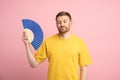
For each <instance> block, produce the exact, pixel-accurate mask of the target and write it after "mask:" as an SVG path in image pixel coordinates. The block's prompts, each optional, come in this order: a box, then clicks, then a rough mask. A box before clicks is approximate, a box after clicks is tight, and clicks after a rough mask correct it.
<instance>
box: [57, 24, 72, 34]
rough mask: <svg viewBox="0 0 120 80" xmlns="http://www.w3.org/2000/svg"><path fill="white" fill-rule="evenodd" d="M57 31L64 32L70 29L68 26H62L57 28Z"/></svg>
mask: <svg viewBox="0 0 120 80" xmlns="http://www.w3.org/2000/svg"><path fill="white" fill-rule="evenodd" d="M58 31H59V33H60V34H63V33H66V32H68V31H70V27H65V26H62V27H60V28H59V29H58Z"/></svg>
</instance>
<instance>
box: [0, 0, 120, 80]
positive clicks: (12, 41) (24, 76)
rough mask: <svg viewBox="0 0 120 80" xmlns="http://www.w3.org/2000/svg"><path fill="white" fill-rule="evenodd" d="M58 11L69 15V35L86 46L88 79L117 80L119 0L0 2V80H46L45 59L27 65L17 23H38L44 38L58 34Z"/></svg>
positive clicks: (119, 73) (119, 68)
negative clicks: (70, 32) (56, 20)
mask: <svg viewBox="0 0 120 80" xmlns="http://www.w3.org/2000/svg"><path fill="white" fill-rule="evenodd" d="M60 11H68V12H69V13H70V14H71V15H72V19H73V24H72V28H71V31H72V33H74V34H75V35H77V36H79V37H81V38H82V39H83V40H84V41H85V42H86V44H87V46H88V50H89V52H90V55H91V58H92V60H93V64H91V65H89V66H88V80H120V62H119V61H120V0H0V80H46V76H47V67H48V61H47V60H46V61H45V62H43V63H42V64H40V65H39V66H38V67H37V68H31V67H30V66H29V63H28V60H27V56H26V51H25V46H24V43H23V42H22V39H21V37H22V33H23V25H22V22H21V20H22V19H26V18H27V19H32V20H35V21H36V22H37V23H39V25H40V26H41V27H42V29H43V31H44V39H45V38H46V37H48V36H51V35H53V34H56V33H57V32H58V31H57V28H56V22H55V16H56V14H57V13H58V12H60Z"/></svg>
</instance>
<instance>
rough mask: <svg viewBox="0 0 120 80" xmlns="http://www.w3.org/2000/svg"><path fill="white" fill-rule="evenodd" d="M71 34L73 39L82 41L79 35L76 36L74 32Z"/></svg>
mask: <svg viewBox="0 0 120 80" xmlns="http://www.w3.org/2000/svg"><path fill="white" fill-rule="evenodd" d="M72 36H73V39H76V40H77V41H80V42H84V40H83V39H82V38H81V37H80V36H77V35H74V34H72Z"/></svg>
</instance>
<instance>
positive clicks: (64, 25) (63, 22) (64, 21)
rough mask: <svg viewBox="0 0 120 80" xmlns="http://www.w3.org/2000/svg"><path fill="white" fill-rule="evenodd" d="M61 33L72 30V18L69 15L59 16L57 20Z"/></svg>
mask: <svg viewBox="0 0 120 80" xmlns="http://www.w3.org/2000/svg"><path fill="white" fill-rule="evenodd" d="M56 25H57V28H58V31H59V33H66V32H68V31H70V26H71V20H70V18H69V17H68V16H59V17H58V18H57V21H56Z"/></svg>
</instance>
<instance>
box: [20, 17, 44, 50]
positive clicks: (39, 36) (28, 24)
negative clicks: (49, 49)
mask: <svg viewBox="0 0 120 80" xmlns="http://www.w3.org/2000/svg"><path fill="white" fill-rule="evenodd" d="M22 23H23V26H24V29H30V30H31V31H32V32H33V34H34V39H33V41H32V42H31V44H32V46H33V47H34V49H35V50H37V49H38V48H39V47H40V45H41V44H42V42H43V37H44V36H43V31H42V28H41V27H40V25H39V24H37V23H36V22H35V21H33V20H30V19H22Z"/></svg>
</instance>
